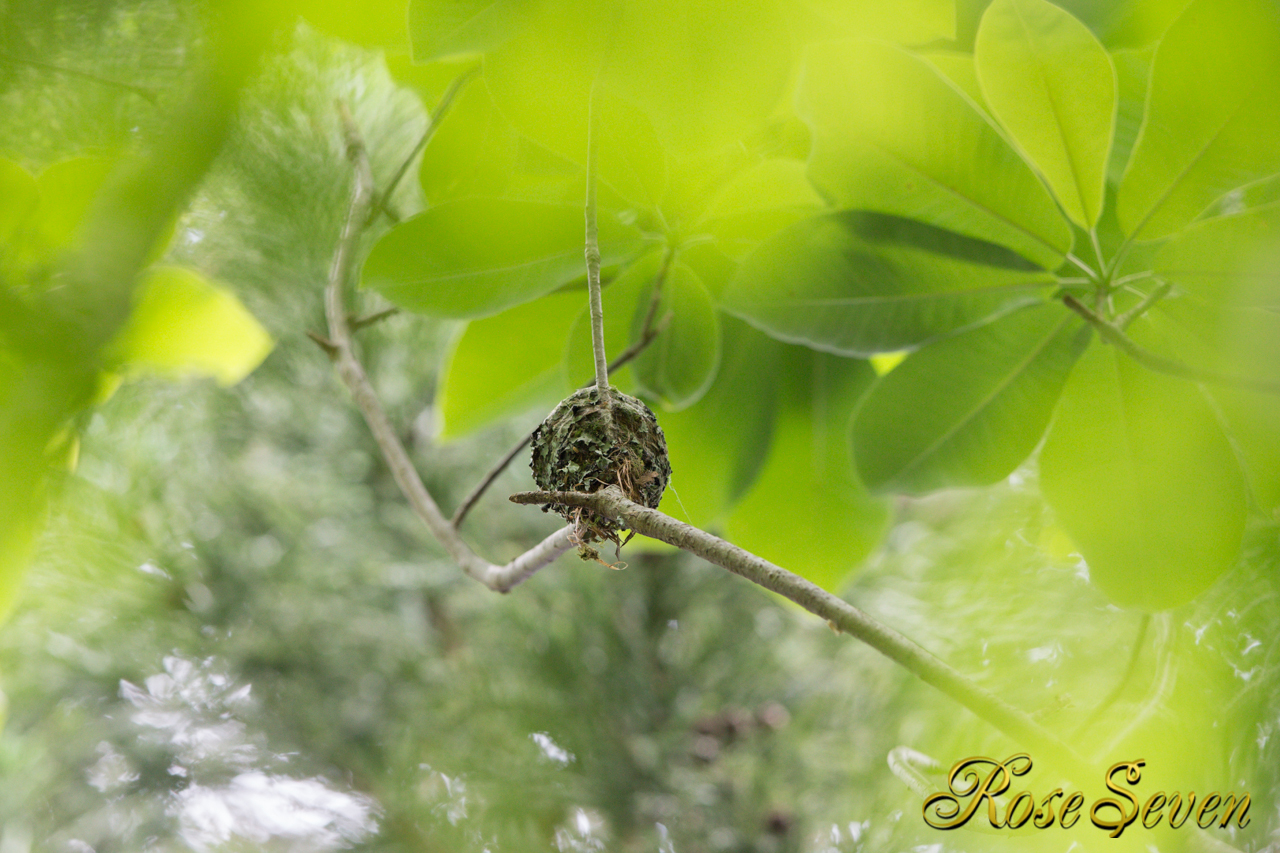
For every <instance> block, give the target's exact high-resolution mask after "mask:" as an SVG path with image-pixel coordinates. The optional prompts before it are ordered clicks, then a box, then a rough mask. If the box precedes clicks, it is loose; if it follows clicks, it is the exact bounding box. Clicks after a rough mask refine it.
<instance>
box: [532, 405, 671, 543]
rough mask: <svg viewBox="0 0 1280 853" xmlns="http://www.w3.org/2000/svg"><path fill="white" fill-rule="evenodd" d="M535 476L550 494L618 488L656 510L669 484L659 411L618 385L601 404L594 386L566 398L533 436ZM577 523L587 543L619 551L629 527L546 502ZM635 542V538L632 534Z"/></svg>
mask: <svg viewBox="0 0 1280 853" xmlns="http://www.w3.org/2000/svg"><path fill="white" fill-rule="evenodd" d="M531 467H532V468H533V479H534V480H535V481H536V482H537V484H538V487H539V488H540V489H542V490H544V491H565V492H596V491H599V490H600V489H602V488H604V487H605V486H617V487H618V488H619V489H621V490H622V493H623V494H624V495H626V496H627V497H628V498H629V499H630V500H632V501H635V502H636V503H638V504H643V505H644V506H647V507H650V508H654V509H656V508H657V506H658V502H659V501H661V500H662V493H663V491H665V490H666V488H667V482H668V481H669V480H670V479H671V464H670V463H669V462H668V461H667V440H666V437H665V436H663V434H662V428H661V427H660V426H658V419H657V418H656V417H655V416H654V414H653V412H652V411H651V410H650V409H649V407H648V406H646V405H645V404H644V403H642V402H641V401H640V400H637V399H636V398H635V397H631V396H628V395H626V394H623V393H622V392H620V391H618V390H617V389H616V388H612V389H610V390H609V400H608V405H603V404H602V403H601V400H600V394H599V391H598V389H597V388H596V387H595V386H594V385H593V386H591V387H589V388H583V389H582V390H580V391H576V392H574V393H573V394H571V395H569V396H568V397H566V398H565V399H564V400H561V401H560V403H559V404H558V405H557V406H556V407H555V409H553V410H552V412H551V414H550V415H548V416H547V419H546V420H544V421H543V422H542V424H541V425H540V426H539V427H538V428H537V429H535V430H534V431H533V461H532V464H531ZM542 509H543V511H544V512H545V511H547V510H552V511H554V512H557V513H559V514H560V515H562V516H564V517H565V518H566V519H568V520H569V521H571V522H573V523H574V524H576V525H577V528H578V536H579V537H580V539H581V544H582V545H583V546H584V547H585V545H586V544H587V543H590V542H594V541H598V540H607V541H610V542H613V543H614V544H615V545H618V546H621V544H622V542H620V541H619V539H618V531H620V530H622V529H624V528H625V526H626V525H625V524H623V523H622V522H621V520H620V519H617V518H609V517H607V516H603V515H601V514H599V513H597V512H594V511H592V510H588V509H583V508H581V507H571V506H565V505H563V504H547V505H545V506H543V508H542ZM628 538H630V537H628Z"/></svg>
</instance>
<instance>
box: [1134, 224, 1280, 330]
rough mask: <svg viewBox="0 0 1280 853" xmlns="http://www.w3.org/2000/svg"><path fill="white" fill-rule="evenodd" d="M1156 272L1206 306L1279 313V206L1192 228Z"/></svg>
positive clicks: (1164, 253)
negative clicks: (1255, 308)
mask: <svg viewBox="0 0 1280 853" xmlns="http://www.w3.org/2000/svg"><path fill="white" fill-rule="evenodd" d="M1154 267H1155V270H1156V272H1158V273H1160V274H1161V275H1163V276H1165V277H1167V278H1168V279H1169V280H1170V281H1172V282H1174V283H1175V284H1177V285H1178V286H1179V287H1182V288H1184V289H1186V290H1187V291H1189V292H1191V293H1194V294H1195V295H1197V296H1199V297H1201V298H1203V299H1206V300H1208V301H1210V302H1216V303H1223V304H1234V305H1257V306H1264V307H1270V308H1275V309H1280V203H1273V204H1267V205H1263V206H1261V207H1257V208H1254V209H1252V210H1246V211H1245V212H1243V213H1237V214H1234V215H1231V216H1217V217H1214V218H1212V219H1206V220H1203V221H1201V222H1197V223H1195V224H1194V225H1191V226H1190V227H1189V228H1187V229H1186V230H1184V231H1182V232H1181V233H1179V234H1178V235H1176V236H1175V237H1173V239H1171V240H1170V241H1169V242H1168V243H1166V244H1165V245H1164V246H1163V247H1162V248H1161V249H1160V251H1159V253H1158V254H1157V255H1156V257H1155V263H1154Z"/></svg>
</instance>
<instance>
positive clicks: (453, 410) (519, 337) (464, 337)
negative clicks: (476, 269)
mask: <svg viewBox="0 0 1280 853" xmlns="http://www.w3.org/2000/svg"><path fill="white" fill-rule="evenodd" d="M585 301H586V300H585V297H584V295H583V294H582V293H581V292H576V293H553V294H551V295H550V296H544V297H543V298H541V299H536V300H534V301H532V302H526V303H524V304H523V305H517V306H516V307H515V308H510V309H508V310H506V311H503V312H502V313H501V314H497V315H495V316H492V317H486V318H484V319H483V320H475V321H473V322H471V323H468V324H467V328H466V330H465V331H463V333H462V334H461V335H460V336H459V338H458V342H457V344H455V345H454V348H453V354H452V355H451V356H450V357H449V362H448V366H447V367H446V368H445V370H444V378H443V380H442V381H441V383H440V390H439V392H438V396H437V398H436V406H437V407H438V408H439V411H440V414H441V417H442V420H443V422H444V423H443V428H442V435H443V437H444V438H457V437H458V436H461V435H465V434H467V433H469V432H472V431H474V430H475V429H477V428H479V427H482V426H486V425H488V424H491V423H493V422H494V421H496V420H498V419H499V418H502V417H505V416H507V415H511V414H515V413H517V412H520V411H523V410H525V409H528V408H531V407H533V406H535V405H540V404H543V403H545V404H546V405H547V408H548V410H549V409H550V406H551V404H552V403H554V402H555V401H557V400H559V399H560V398H561V397H563V396H564V393H563V392H564V386H563V382H564V380H563V378H562V376H563V372H562V369H561V360H562V358H563V356H564V346H565V337H566V336H568V334H569V329H570V327H571V326H572V325H573V320H574V318H575V317H577V316H578V311H579V310H580V308H581V306H582V303H583V302H585Z"/></svg>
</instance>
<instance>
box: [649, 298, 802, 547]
mask: <svg viewBox="0 0 1280 853" xmlns="http://www.w3.org/2000/svg"><path fill="white" fill-rule="evenodd" d="M721 329H722V340H723V355H722V356H721V362H720V369H719V370H718V371H717V372H716V376H715V381H714V382H713V383H712V385H711V387H710V388H709V389H708V390H707V393H706V394H704V395H703V396H702V399H700V400H699V401H698V402H697V403H694V404H693V405H692V406H689V407H688V408H686V409H683V410H681V411H678V412H660V413H659V417H658V421H659V423H660V425H661V426H662V430H663V432H664V433H665V434H666V438H667V453H668V455H669V456H670V459H671V470H672V472H673V473H672V475H671V486H670V487H669V488H668V489H667V492H666V494H665V495H664V496H663V498H662V504H661V506H660V507H659V509H661V510H662V511H663V512H665V513H667V514H668V515H671V516H674V517H676V518H680V519H685V520H687V521H688V522H689V523H690V524H695V525H697V526H699V527H707V526H709V525H711V524H714V523H715V522H717V521H719V520H720V519H721V518H722V517H723V515H724V513H725V511H726V510H728V509H729V507H731V506H732V505H733V504H734V503H735V502H736V501H737V500H738V499H739V498H741V497H742V495H743V494H744V493H745V492H746V490H747V489H748V488H750V486H751V484H752V483H753V482H754V481H755V479H756V477H757V476H758V475H759V473H760V467H761V465H763V464H764V460H765V456H766V454H767V452H768V448H769V441H770V437H771V436H772V435H773V426H774V421H775V417H776V411H777V399H778V395H779V393H780V392H781V391H782V389H783V388H785V387H786V385H785V381H784V376H785V374H784V373H783V357H784V352H785V351H786V347H785V346H784V345H783V344H780V343H778V342H777V341H775V340H773V339H772V338H768V337H766V336H764V335H762V334H760V333H759V332H757V331H756V330H755V329H752V328H751V327H750V326H748V325H747V324H746V323H743V322H741V321H739V320H735V319H734V318H732V317H722V318H721Z"/></svg>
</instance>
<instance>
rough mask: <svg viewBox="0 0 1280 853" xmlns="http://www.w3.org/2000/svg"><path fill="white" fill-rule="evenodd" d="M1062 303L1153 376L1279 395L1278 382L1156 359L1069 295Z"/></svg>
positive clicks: (1167, 359) (1162, 357)
mask: <svg viewBox="0 0 1280 853" xmlns="http://www.w3.org/2000/svg"><path fill="white" fill-rule="evenodd" d="M1062 303H1063V304H1064V305H1066V306H1067V307H1068V308H1070V309H1071V310H1072V311H1074V312H1076V313H1077V314H1079V315H1080V316H1081V317H1083V318H1084V319H1085V320H1087V321H1088V322H1089V325H1091V326H1093V327H1094V328H1095V329H1097V330H1098V333H1099V334H1100V335H1102V338H1103V339H1104V340H1105V341H1107V343H1110V344H1115V345H1116V346H1117V347H1119V348H1120V350H1121V351H1122V352H1124V353H1125V355H1127V356H1129V357H1130V358H1132V359H1133V360H1134V361H1136V362H1138V364H1141V365H1142V366H1143V367H1145V368H1147V369H1148V370H1153V371H1155V372H1156V373H1165V374H1168V375H1169V376H1177V377H1179V378H1181V379H1187V380H1190V381H1191V382H1204V383H1206V384H1208V385H1221V386H1223V387H1226V388H1240V389H1243V390H1245V391H1259V392H1261V393H1263V394H1280V381H1276V380H1272V379H1254V378H1251V377H1247V376H1231V375H1228V374H1225V373H1218V372H1216V371H1213V370H1203V369H1201V368H1199V367H1194V366H1192V365H1190V364H1186V363H1184V362H1181V361H1176V360H1174V359H1172V358H1165V357H1164V356H1162V355H1156V354H1155V353H1153V352H1151V351H1150V350H1148V349H1146V348H1144V347H1142V346H1139V345H1138V344H1137V343H1135V342H1134V340H1133V338H1131V337H1129V336H1128V335H1126V334H1125V333H1124V330H1123V329H1121V328H1120V327H1119V326H1117V325H1116V324H1114V323H1112V322H1110V321H1108V320H1106V319H1105V318H1103V317H1102V316H1101V315H1099V314H1098V313H1097V312H1095V311H1093V310H1092V309H1090V308H1089V307H1088V306H1086V305H1084V304H1083V303H1081V302H1080V300H1078V299H1076V298H1075V297H1074V296H1072V295H1071V294H1069V293H1068V294H1064V295H1063V297H1062Z"/></svg>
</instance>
